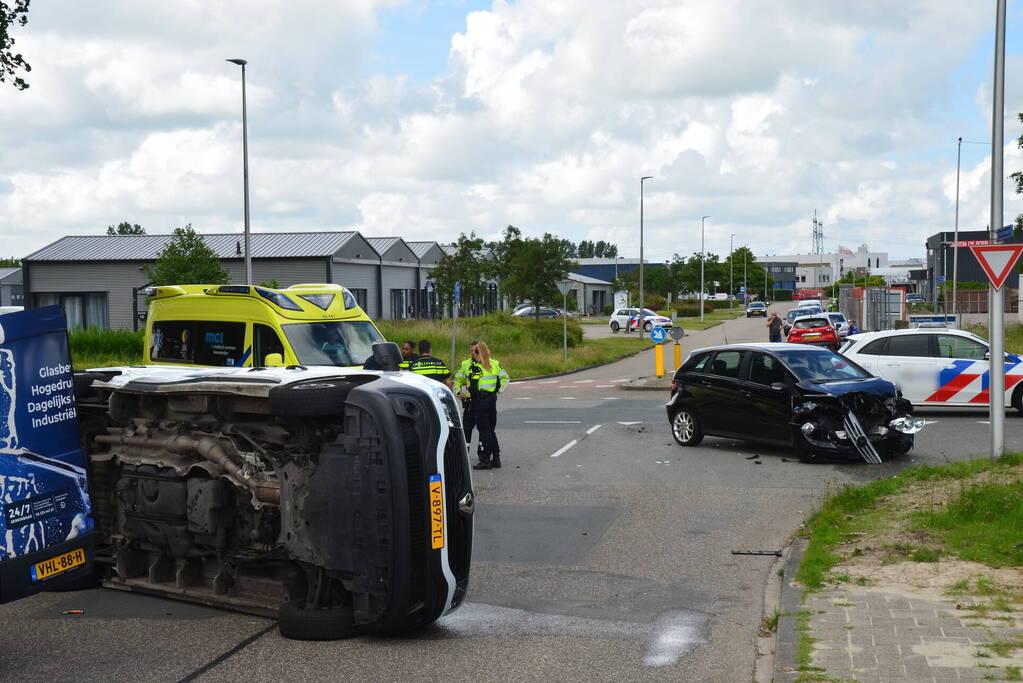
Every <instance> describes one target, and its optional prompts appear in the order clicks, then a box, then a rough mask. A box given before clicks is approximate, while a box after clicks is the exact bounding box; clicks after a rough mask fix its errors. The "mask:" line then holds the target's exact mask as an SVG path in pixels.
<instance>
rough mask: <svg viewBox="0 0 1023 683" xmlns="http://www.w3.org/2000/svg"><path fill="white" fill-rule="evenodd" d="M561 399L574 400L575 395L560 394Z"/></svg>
mask: <svg viewBox="0 0 1023 683" xmlns="http://www.w3.org/2000/svg"><path fill="white" fill-rule="evenodd" d="M561 400H562V401H574V400H575V396H562V397H561Z"/></svg>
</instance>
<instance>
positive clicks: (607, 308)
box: [604, 304, 615, 317]
mask: <svg viewBox="0 0 1023 683" xmlns="http://www.w3.org/2000/svg"><path fill="white" fill-rule="evenodd" d="M614 310H615V307H614V306H613V305H612V304H607V305H606V306H604V315H606V316H608V317H611V314H612V313H614Z"/></svg>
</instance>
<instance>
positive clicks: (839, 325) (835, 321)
mask: <svg viewBox="0 0 1023 683" xmlns="http://www.w3.org/2000/svg"><path fill="white" fill-rule="evenodd" d="M827 316H828V318H830V319H831V324H832V325H834V326H835V329H836V330H838V336H839V337H845V336H846V335H848V334H849V321H848V320H847V319H846V317H845V313H839V312H838V311H832V312H830V313H828V314H827Z"/></svg>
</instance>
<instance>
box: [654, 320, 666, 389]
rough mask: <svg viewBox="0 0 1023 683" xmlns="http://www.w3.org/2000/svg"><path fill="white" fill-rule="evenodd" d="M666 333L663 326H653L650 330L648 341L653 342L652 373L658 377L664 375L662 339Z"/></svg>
mask: <svg viewBox="0 0 1023 683" xmlns="http://www.w3.org/2000/svg"><path fill="white" fill-rule="evenodd" d="M667 338H668V333H667V332H665V331H664V328H663V327H654V328H653V329H651V330H650V341H652V342H653V343H654V374H655V375H657V378H658V379H660V378H661V377H664V340H665V339H667Z"/></svg>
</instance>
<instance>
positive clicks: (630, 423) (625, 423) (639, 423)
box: [618, 422, 643, 427]
mask: <svg viewBox="0 0 1023 683" xmlns="http://www.w3.org/2000/svg"><path fill="white" fill-rule="evenodd" d="M618 424H620V425H625V426H626V427H628V426H630V425H641V424H643V423H642V422H619V423H618Z"/></svg>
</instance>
